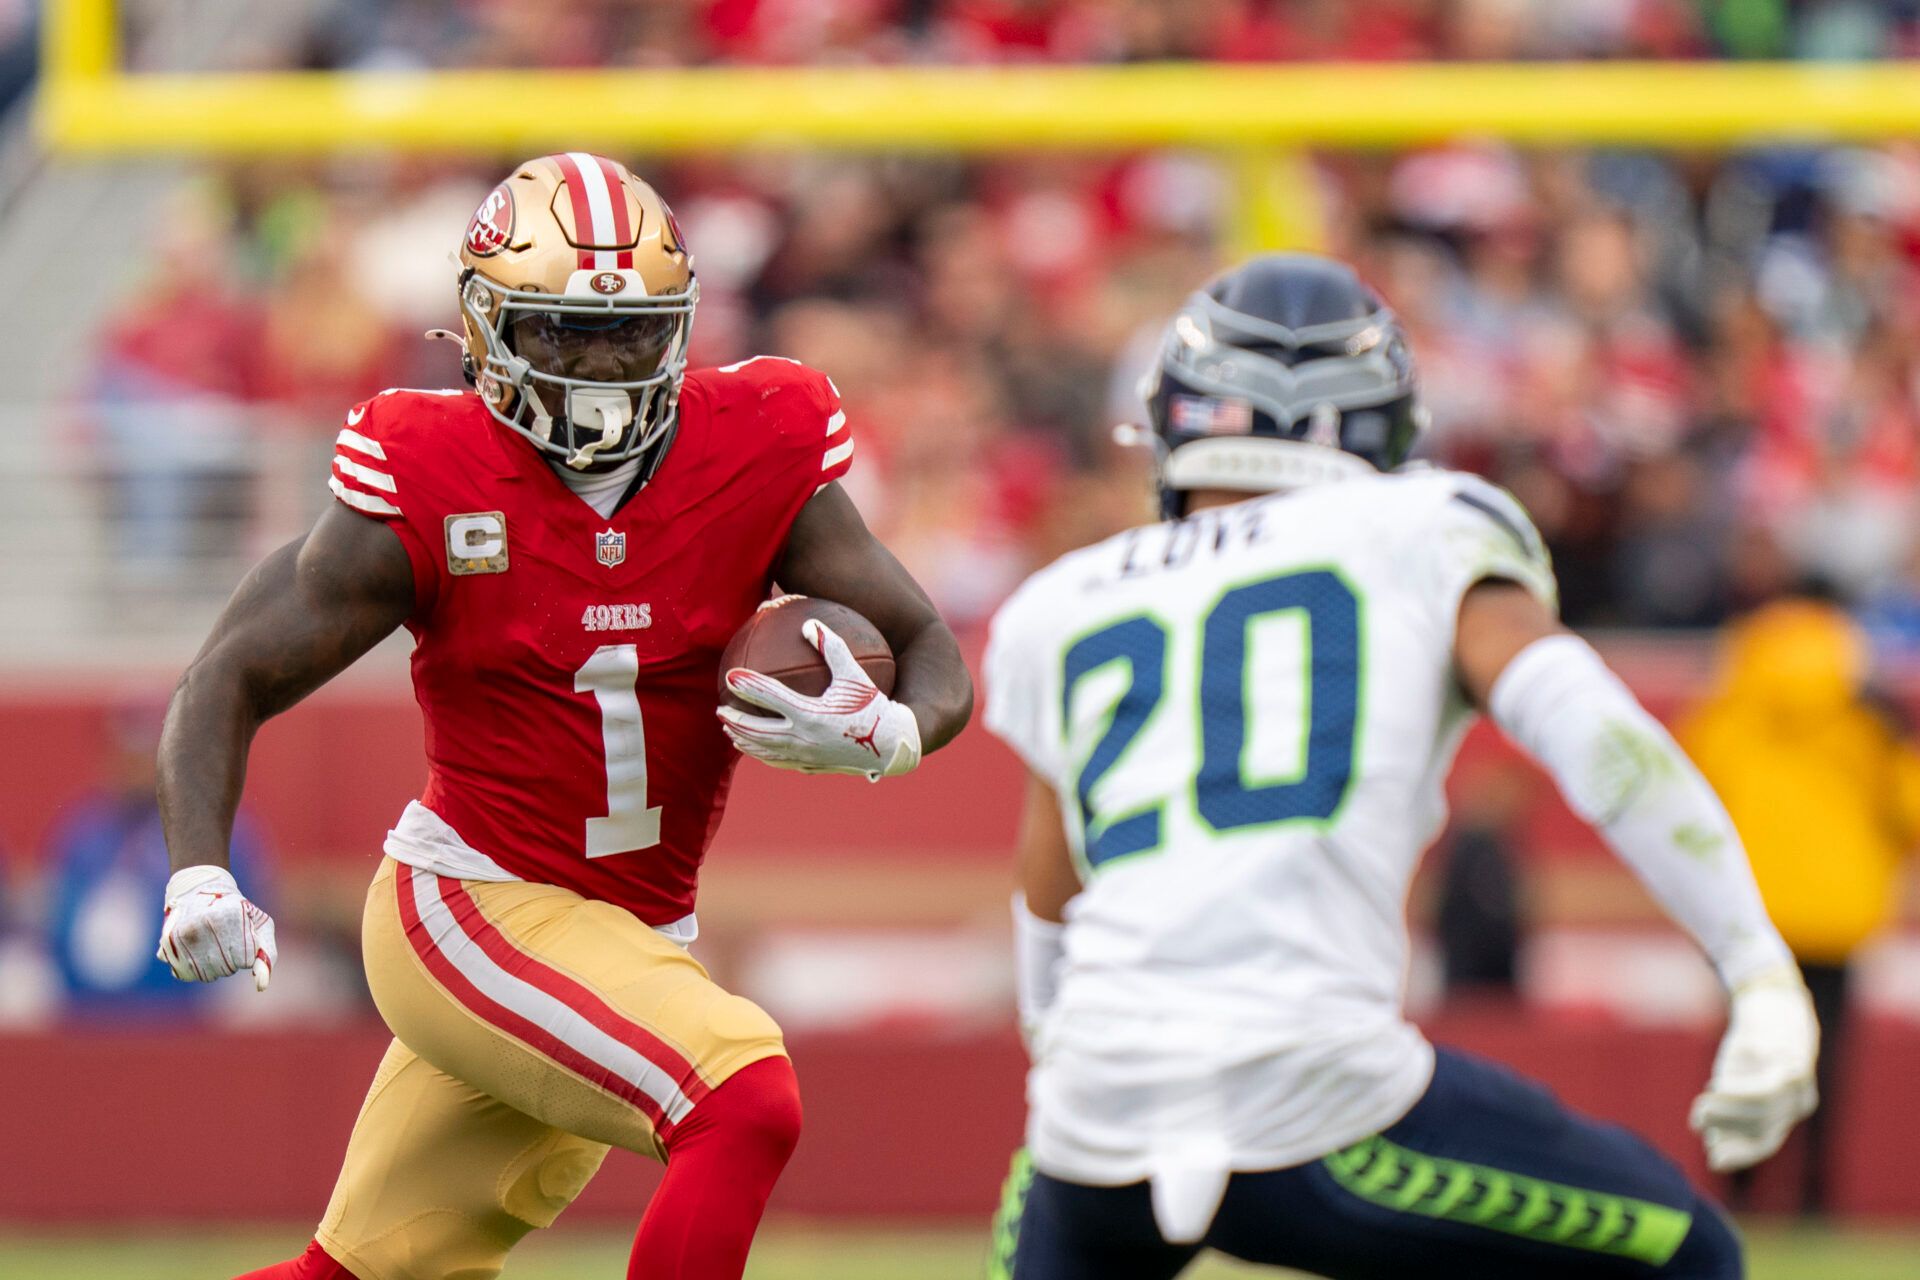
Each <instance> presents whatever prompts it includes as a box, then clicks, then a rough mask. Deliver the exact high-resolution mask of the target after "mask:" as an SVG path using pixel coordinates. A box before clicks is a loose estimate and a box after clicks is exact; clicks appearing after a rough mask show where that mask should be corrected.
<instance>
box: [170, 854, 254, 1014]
mask: <svg viewBox="0 0 1920 1280" xmlns="http://www.w3.org/2000/svg"><path fill="white" fill-rule="evenodd" d="M160 958H161V959H162V960H165V961H166V962H167V967H168V968H169V969H172V970H173V976H174V977H176V978H178V979H180V981H182V982H212V981H213V980H214V979H216V978H224V977H227V976H228V975H229V974H235V973H240V972H242V971H245V970H251V971H252V973H253V986H254V990H256V991H265V990H266V989H267V982H268V980H269V979H270V978H271V977H272V976H273V966H274V962H275V961H276V960H278V959H279V958H280V948H279V947H278V946H276V945H275V944H274V940H273V917H272V916H270V915H268V914H267V913H266V912H264V911H262V910H261V909H260V908H259V907H256V906H254V905H253V904H252V903H251V902H248V901H247V899H246V895H244V894H242V893H241V892H240V886H239V885H237V884H235V883H234V880H233V873H232V872H230V871H228V870H227V869H226V868H225V867H213V866H198V867H182V868H181V869H180V870H178V871H176V872H174V873H173V875H172V877H171V878H170V879H168V881H167V913H166V918H165V919H164V920H163V921H162V922H161V925H160Z"/></svg>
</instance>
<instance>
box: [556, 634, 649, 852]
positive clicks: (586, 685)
mask: <svg viewBox="0 0 1920 1280" xmlns="http://www.w3.org/2000/svg"><path fill="white" fill-rule="evenodd" d="M639 679H640V651H639V649H638V648H637V647H635V646H634V645H630V644H604V645H601V646H600V647H599V648H598V649H595V650H594V651H593V656H592V657H591V658H588V659H587V661H586V663H585V664H584V665H583V666H582V667H581V668H580V669H579V670H578V671H576V672H574V674H573V691H574V692H575V693H591V694H592V695H593V697H594V701H596V702H598V703H599V704H600V738H601V741H602V743H603V744H604V745H605V747H606V752H607V816H606V817H604V818H588V819H587V849H586V853H587V856H588V857H589V858H605V857H610V856H612V855H613V854H616V853H632V852H633V851H634V850H636V849H650V848H652V847H653V846H654V845H656V844H659V843H660V806H659V805H655V806H653V807H652V808H651V809H649V808H648V807H647V731H646V726H645V725H644V724H642V723H641V719H640V697H639V695H638V694H637V693H635V692H634V686H635V685H636V684H637V683H638V682H639Z"/></svg>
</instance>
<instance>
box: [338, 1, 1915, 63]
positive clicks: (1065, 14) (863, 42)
mask: <svg viewBox="0 0 1920 1280" xmlns="http://www.w3.org/2000/svg"><path fill="white" fill-rule="evenodd" d="M343 7H344V8H345V9H347V10H348V11H349V13H350V15H351V20H349V21H339V22H332V23H328V24H326V26H325V27H324V29H320V30H317V32H316V36H315V38H314V41H313V43H312V45H311V46H310V48H309V49H308V51H307V56H308V58H309V60H310V61H311V62H312V64H313V65H317V66H341V65H360V66H368V65H378V66H408V65H416V66H417V65H425V66H584V65H599V64H602V63H611V64H614V65H620V66H649V65H666V64H680V63H711V62H745V63H794V62H817V61H837V62H916V61H918V62H1006V61H1032V60H1048V61H1074V62H1128V61H1142V60H1147V59H1155V58H1161V59H1165V58H1200V59H1236V60H1243V61H1271V60H1277V59H1368V60H1383V59H1415V58H1420V59H1430V58H1458V59H1473V60H1503V59H1522V58H1597V57H1622V58H1694V57H1715V56H1718V57H1737V58H1780V57H1810V58H1860V57H1878V56H1901V55H1905V54H1911V53H1912V52H1913V51H1914V50H1915V49H1917V48H1920V5H1916V4H1915V3H1913V0H1368V3H1365V4H1354V3H1349V2H1348V0H685V2H680V3H659V0H575V2H574V3H572V4H569V5H566V6H565V7H564V8H561V9H557V10H556V9H554V8H551V7H543V6H535V5H526V4H519V3H515V2H514V0H346V3H345V4H344V6H343Z"/></svg>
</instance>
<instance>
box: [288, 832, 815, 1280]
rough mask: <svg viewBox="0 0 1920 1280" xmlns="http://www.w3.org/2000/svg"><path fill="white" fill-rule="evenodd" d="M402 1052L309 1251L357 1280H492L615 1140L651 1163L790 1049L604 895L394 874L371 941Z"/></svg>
mask: <svg viewBox="0 0 1920 1280" xmlns="http://www.w3.org/2000/svg"><path fill="white" fill-rule="evenodd" d="M362 947H363V949H364V951H365V955H366V965H367V980H368V983H369V985H370V986H371V987H372V990H373V998H374V1002H375V1003H376V1004H377V1005H378V1006H379V1008H380V1013H381V1016H382V1017H384V1018H385V1019H386V1022H387V1026H388V1027H390V1028H391V1029H392V1030H393V1033H394V1037H395V1039H394V1042H393V1044H392V1045H391V1046H390V1047H389V1048H388V1050H387V1054H386V1058H385V1059H384V1060H383V1061H382V1062H381V1064H380V1069H379V1071H378V1072H377V1073H376V1074H375V1076H374V1079H373V1086H372V1088H370V1089H369V1090H368V1091H367V1099H366V1102H365V1103H364V1104H363V1105H362V1106H361V1109H360V1118H359V1120H358V1121H356V1122H355V1124H354V1128H353V1137H352V1139H351V1140H350V1141H349V1143H348V1145H347V1156H346V1161H345V1164H344V1165H343V1167H342V1168H341V1171H340V1179H339V1182H338V1183H337V1184H336V1185H335V1187H334V1191H333V1199H332V1201H331V1202H330V1203H329V1204H328V1206H327V1213H326V1217H325V1218H324V1219H323V1220H322V1222H321V1224H320V1228H319V1230H318V1232H317V1233H316V1238H317V1239H318V1240H319V1241H320V1243H321V1245H322V1246H323V1247H324V1248H325V1249H326V1250H327V1252H328V1253H329V1254H331V1255H332V1256H333V1257H334V1258H335V1259H337V1260H338V1261H339V1262H340V1263H341V1264H342V1265H344V1266H345V1267H346V1268H347V1269H348V1270H350V1271H352V1272H353V1273H354V1275H356V1276H358V1277H360V1280H488V1278H489V1277H492V1276H495V1275H497V1274H498V1273H499V1271H500V1268H501V1266H502V1264H503V1263H504V1262H505V1260H506V1255H507V1251H508V1250H509V1249H511V1248H512V1247H513V1245H514V1244H515V1243H516V1242H517V1241H518V1240H519V1239H520V1238H521V1237H522V1236H524V1235H526V1233H527V1232H528V1231H530V1230H532V1229H533V1228H535V1227H544V1226H547V1225H549V1224H550V1223H552V1222H553V1220H554V1218H555V1217H557V1216H558V1215H559V1213H560V1211H561V1210H562V1209H564V1208H566V1206H567V1205H568V1204H570V1203H571V1202H572V1201H573V1199H574V1197H575V1196H577V1195H579V1193H580V1191H581V1189H582V1188H584V1187H585V1186H586V1185H587V1182H588V1180H589V1179H591V1178H592V1177H593V1175H594V1172H595V1171H596V1170H597V1169H598V1168H599V1167H600V1161H601V1160H602V1158H604V1157H605V1155H606V1153H607V1149H608V1148H609V1147H613V1146H617V1147H625V1148H626V1149H628V1150H630V1151H638V1152H641V1153H643V1154H646V1155H650V1156H653V1157H654V1158H656V1159H662V1158H664V1156H665V1148H664V1146H663V1143H664V1142H666V1141H668V1140H670V1139H671V1137H672V1134H673V1129H674V1126H675V1125H677V1124H678V1123H679V1122H680V1121H681V1120H683V1119H685V1118H686V1116H687V1114H688V1113H689V1112H691V1111H692V1110H693V1108H694V1107H695V1106H697V1105H699V1102H700V1099H701V1098H703V1097H705V1096H706V1095H707V1094H708V1093H709V1092H711V1091H712V1090H713V1089H714V1088H715V1087H717V1086H718V1085H719V1084H720V1083H721V1082H722V1081H724V1080H725V1079H726V1078H727V1077H728V1076H730V1075H732V1074H733V1073H734V1072H736V1071H738V1070H740V1069H741V1068H742V1067H745V1066H747V1065H748V1064H750V1063H753V1062H757V1061H759V1060H760V1059H762V1058H768V1057H774V1056H777V1055H780V1054H783V1053H785V1048H784V1046H783V1045H782V1043H781V1039H780V1029H779V1028H778V1027H777V1026H775V1025H774V1022H773V1019H771V1018H769V1017H768V1016H767V1015H766V1014H765V1013H764V1012H762V1011H761V1009H760V1008H759V1007H758V1006H757V1005H755V1004H753V1003H752V1002H751V1001H748V1000H744V999H741V998H740V997H739V996H734V995H729V994H727V993H726V992H725V991H722V990H721V989H720V988H719V987H718V986H716V985H714V982H713V980H712V979H711V978H709V977H708V976H707V972H706V970H705V969H704V968H702V967H701V966H700V964H699V962H698V961H696V960H695V959H694V958H693V957H692V956H690V955H688V954H687V952H686V951H685V950H684V949H683V948H681V947H679V946H677V945H675V944H674V943H672V942H670V941H668V940H667V939H666V938H664V937H662V936H661V935H660V934H658V933H656V932H655V931H654V930H653V929H651V928H649V927H647V926H646V925H645V924H643V923H641V922H640V920H639V919H638V918H636V917H635V916H633V915H631V914H630V913H628V912H626V911H623V910H621V909H620V908H618V907H615V906H612V905H610V904H608V903H604V902H594V901H591V900H589V899H586V898H582V897H580V896H579V895H578V894H576V893H573V892H571V891H569V890H566V889H559V888H555V887H554V886H552V885H539V884H524V883H518V882H516V883H509V884H490V883H483V882H479V881H472V880H452V879H448V878H446V877H443V876H436V875H434V874H432V873H431V872H426V871H420V870H417V869H415V868H413V867H409V866H405V865H402V864H400V863H397V862H395V861H393V860H392V859H391V858H389V859H386V860H384V861H383V862H382V864H381V867H380V872H379V874H378V875H377V876H375V877H374V881H373V887H372V888H371V890H369V892H368V894H367V909H366V918H365V922H364V925H363V931H362Z"/></svg>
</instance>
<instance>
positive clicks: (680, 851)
mask: <svg viewBox="0 0 1920 1280" xmlns="http://www.w3.org/2000/svg"><path fill="white" fill-rule="evenodd" d="M852 452H853V443H852V436H851V434H850V433H849V431H848V429H847V425H846V415H845V414H844V413H842V412H841V410H840V401H839V396H838V394H837V393H836V392H835V391H834V388H833V384H832V383H831V382H830V381H828V380H827V378H826V377H825V376H824V375H822V374H820V373H817V372H815V371H814V370H812V369H808V368H806V367H805V366H803V365H800V364H797V363H795V362H793V361H790V360H782V359H776V358H770V357H759V358H756V359H753V360H749V361H745V362H743V363H741V364H737V365H730V366H728V367H726V368H723V369H704V370H697V371H694V372H691V373H689V374H688V375H687V376H686V382H685V385H684V386H683V387H682V389H681V393H680V424H679V429H678V434H677V435H676V436H675V437H674V440H673V444H672V446H671V448H669V450H668V451H667V455H666V458H665V460H664V461H663V462H662V463H661V465H660V469H659V470H658V471H657V472H656V473H655V474H654V477H653V479H652V480H651V481H650V482H649V483H648V484H647V485H646V487H645V488H643V489H642V490H641V491H640V492H639V493H638V494H636V495H634V497H633V498H631V499H630V500H629V501H628V502H627V503H626V505H625V506H623V507H621V508H620V509H619V510H618V511H615V512H614V513H613V516H612V517H611V518H608V517H605V516H602V515H600V514H599V513H598V512H596V511H594V509H593V508H592V507H590V506H588V505H587V504H586V502H585V501H583V500H582V499H580V498H579V497H577V496H575V494H574V493H573V491H572V490H570V489H568V488H567V486H566V485H565V483H564V482H562V480H561V479H560V477H559V476H557V475H555V474H554V472H553V468H552V466H551V465H550V464H549V463H548V462H547V460H546V459H545V458H544V457H542V456H541V455H540V454H539V453H538V452H537V451H536V450H535V449H534V448H533V447H532V446H531V445H529V444H528V443H527V442H526V441H524V440H522V439H520V438H519V437H518V436H516V435H514V434H513V433H512V432H510V431H508V430H507V429H506V428H505V427H503V426H501V425H500V424H499V423H498V422H496V421H495V420H494V418H493V417H492V415H491V414H489V413H488V412H487V409H486V406H485V405H483V404H482V403H481V402H480V399H479V397H478V396H476V395H474V394H472V393H470V392H450V391H448V392H437V391H404V390H400V391H386V392H382V393H381V394H380V395H378V396H375V397H374V398H373V399H371V400H368V401H366V402H365V403H364V404H361V405H359V406H357V407H356V408H355V409H354V410H353V412H352V413H350V414H348V415H347V425H346V427H345V429H344V430H342V431H341V432H340V436H339V440H338V448H337V449H336V453H335V457H334V460H333V478H332V480H331V482H330V487H331V488H332V490H333V492H334V495H335V497H337V498H338V499H339V500H340V501H341V502H343V503H345V504H346V505H347V506H349V507H351V508H352V509H354V510H355V511H358V512H360V513H362V514H364V515H368V516H371V517H373V518H375V519H379V520H383V521H385V522H386V523H387V525H388V526H389V527H390V528H392V529H393V530H394V531H395V532H396V533H398V534H399V535H400V541H401V542H402V543H404V544H405V546H406V549H407V555H408V556H409V557H410V558H411V560H412V562H413V579H414V595H415V608H414V614H413V616H412V617H411V618H410V619H409V620H408V623H407V627H408V629H409V630H410V631H412V633H413V635H414V641H415V643H414V650H413V686H414V696H415V697H416V698H417V699H418V700H419V703H420V707H421V710H422V711H423V712H424V713H425V717H426V747H427V763H428V767H429V772H428V777H427V787H426V791H425V793H424V794H423V795H422V796H421V797H420V800H421V803H422V804H424V805H425V806H426V807H427V808H429V809H431V810H432V811H433V812H434V813H435V814H436V815H438V816H439V817H440V818H441V819H442V820H444V821H445V822H446V823H447V824H448V825H450V826H451V827H452V828H453V829H454V831H455V832H457V833H458V834H459V836H460V838H461V839H462V840H463V841H464V842H465V843H466V844H467V845H469V846H471V847H472V848H473V849H475V850H478V851H479V852H480V853H483V854H485V855H486V856H487V857H488V858H491V859H492V860H493V861H494V862H495V863H497V864H499V866H500V867H502V868H504V869H505V870H506V871H507V872H509V873H510V874H512V875H514V876H518V877H519V878H521V879H523V880H530V881H535V882H538V883H542V884H554V885H560V886H563V887H565V888H568V889H572V890H573V891H574V892H576V893H579V894H582V895H584V896H586V897H589V898H597V899H601V900H603V901H606V902H611V903H614V904H616V905H618V906H621V907H625V908H626V909H627V910H629V911H631V912H633V913H634V914H635V915H637V916H638V917H640V919H642V920H644V921H646V922H647V923H648V924H665V923H668V922H671V921H674V920H678V919H680V918H681V917H683V916H685V915H687V913H689V912H690V911H692V910H693V900H694V889H695V884H696V881H697V879H698V876H699V871H700V861H701V858H702V857H703V856H704V854H705V852H706V848H707V844H708V841H709V840H710V839H711V838H712V836H713V832H714V829H715V827H716V826H717V825H718V824H719V821H720V813H721V809H722V807H723V806H724V804H725V801H726V794H727V785H728V782H729V780H730V778H731V776H732V772H733V766H734V762H735V760H736V759H737V756H736V753H735V752H734V749H733V747H732V745H731V744H730V743H728V741H727V739H726V735H725V734H723V733H722V732H721V730H720V725H719V722H718V720H717V719H716V718H715V716H714V707H715V705H716V701H717V700H716V696H715V689H716V687H717V684H718V679H719V663H720V653H721V650H722V649H724V648H725V647H726V644H727V641H728V640H729V639H731V638H732V636H733V633H734V632H735V631H737V630H738V629H739V628H740V626H741V624H742V623H744V622H745V621H746V620H747V618H748V617H749V616H750V615H751V614H752V613H753V611H754V609H755V607H756V606H757V605H759V603H760V602H761V601H762V600H764V599H765V598H766V596H767V593H768V589H769V586H770V585H771V582H772V574H773V568H774V564H775V562H776V561H777V559H778V558H779V556H780V553H781V549H782V548H783V547H784V546H785V544H786V540H787V532H788V530H789V528H791V526H792V524H793V520H794V517H795V516H797V515H798V514H799V512H800V508H801V507H802V506H804V505H805V504H806V502H807V500H808V499H809V498H811V497H813V495H814V494H815V493H817V492H818V491H819V490H820V488H821V487H822V486H823V485H825V484H827V483H829V482H831V481H833V480H835V479H838V478H839V477H840V476H841V475H843V474H845V472H846V470H847V466H848V459H849V457H850V455H851V454H852Z"/></svg>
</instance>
